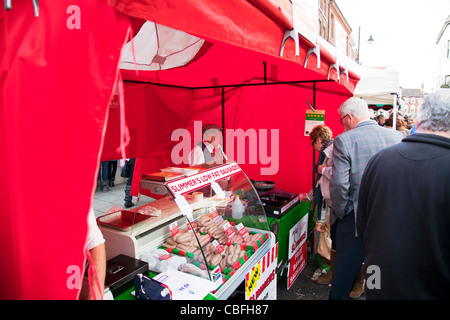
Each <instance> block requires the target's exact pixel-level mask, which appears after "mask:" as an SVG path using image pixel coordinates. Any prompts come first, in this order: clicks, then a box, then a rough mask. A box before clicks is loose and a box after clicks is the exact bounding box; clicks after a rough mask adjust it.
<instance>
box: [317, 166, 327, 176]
mask: <svg viewBox="0 0 450 320" xmlns="http://www.w3.org/2000/svg"><path fill="white" fill-rule="evenodd" d="M325 167H326V165H324V164H321V165H320V166H318V167H317V172H318V173H320V174H322V170H323V169H324V168H325Z"/></svg>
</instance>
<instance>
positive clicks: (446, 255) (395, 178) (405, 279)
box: [357, 89, 450, 299]
mask: <svg viewBox="0 0 450 320" xmlns="http://www.w3.org/2000/svg"><path fill="white" fill-rule="evenodd" d="M357 229H358V235H359V237H360V239H361V241H362V244H363V249H364V252H365V255H366V262H365V269H366V270H365V275H366V280H367V281H366V290H365V292H366V298H367V299H449V298H450V89H441V90H439V91H436V92H434V93H432V94H429V95H427V96H426V97H425V100H424V102H423V104H422V106H421V107H420V109H419V114H418V124H417V133H414V134H412V135H410V136H408V137H406V138H405V139H403V141H402V142H401V143H400V144H398V145H395V146H393V147H390V148H386V149H384V150H382V151H381V152H379V153H378V154H377V155H376V156H374V157H373V158H372V159H371V160H370V162H369V163H368V165H367V167H366V170H365V172H364V175H363V178H362V181H361V188H360V193H359V202H358V216H357Z"/></svg>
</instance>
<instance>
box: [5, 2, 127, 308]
mask: <svg viewBox="0 0 450 320" xmlns="http://www.w3.org/2000/svg"><path fill="white" fill-rule="evenodd" d="M127 28H128V21H127V19H126V18H125V17H124V16H123V15H121V14H118V13H117V12H116V11H115V10H114V9H113V8H111V7H110V6H109V5H108V4H107V3H106V1H97V0H92V1H87V0H86V1H82V0H73V1H72V0H71V1H65V0H61V1H39V17H35V16H34V10H33V5H32V1H12V9H11V10H4V3H3V1H2V3H1V10H0V145H1V146H2V148H1V159H2V167H3V169H2V170H0V197H1V199H0V212H1V217H2V221H1V224H0V225H1V230H0V244H1V249H0V255H1V257H0V261H1V262H2V263H1V266H0V283H1V286H0V298H2V299H75V298H77V296H78V292H79V290H78V289H77V286H78V285H79V283H77V279H75V278H74V277H75V276H82V275H83V272H84V271H83V270H84V269H83V268H84V264H85V255H84V245H85V241H86V235H87V214H88V210H89V207H90V206H91V205H92V198H93V193H94V190H95V186H96V180H97V171H98V161H99V153H100V150H101V145H102V136H103V132H104V124H105V119H106V117H107V106H108V102H109V99H110V97H111V95H112V93H113V86H114V83H115V80H116V77H117V65H118V61H119V55H120V51H121V48H122V46H123V44H124V41H125V36H126V32H127Z"/></svg>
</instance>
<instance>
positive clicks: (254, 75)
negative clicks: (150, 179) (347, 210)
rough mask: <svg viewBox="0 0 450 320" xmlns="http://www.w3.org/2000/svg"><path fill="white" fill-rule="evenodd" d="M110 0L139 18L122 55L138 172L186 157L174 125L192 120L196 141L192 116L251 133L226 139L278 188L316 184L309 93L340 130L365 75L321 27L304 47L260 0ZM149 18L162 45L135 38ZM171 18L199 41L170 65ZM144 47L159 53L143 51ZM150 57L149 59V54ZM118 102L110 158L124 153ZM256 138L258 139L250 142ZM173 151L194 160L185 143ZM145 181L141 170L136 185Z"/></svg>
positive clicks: (254, 174) (235, 154)
mask: <svg viewBox="0 0 450 320" xmlns="http://www.w3.org/2000/svg"><path fill="white" fill-rule="evenodd" d="M112 2H113V3H114V5H115V6H116V8H117V9H118V10H119V11H122V12H124V13H126V14H128V15H130V16H133V17H135V18H136V19H134V20H133V25H134V28H133V29H134V34H136V36H135V38H134V40H133V42H135V43H134V44H132V43H129V44H127V47H128V48H127V47H126V48H125V50H124V53H123V59H122V63H121V68H122V69H121V74H122V77H123V79H124V81H125V83H124V86H125V106H126V108H125V109H126V122H127V125H128V127H129V129H130V133H131V143H130V145H129V146H128V149H127V151H128V152H127V155H128V156H129V157H137V158H138V161H137V165H136V171H135V173H136V176H140V173H149V172H153V171H158V170H159V169H160V168H163V167H166V166H173V165H178V164H180V163H179V162H175V163H174V159H173V157H174V154H172V151H173V150H174V148H177V147H178V146H179V145H180V141H179V140H174V138H173V136H172V134H173V133H174V132H176V130H179V129H181V128H184V129H187V130H188V131H189V133H190V137H191V139H192V141H191V143H190V147H192V146H193V145H195V144H196V143H197V142H198V140H199V139H195V138H199V136H198V135H197V136H196V135H195V130H194V124H195V121H202V123H205V122H213V123H217V124H222V125H223V126H224V128H225V129H226V131H228V132H229V131H231V132H233V131H234V132H236V131H237V130H242V131H244V133H246V134H247V136H246V137H245V139H244V140H245V142H242V139H241V141H240V142H239V141H234V143H232V142H231V141H229V140H228V141H227V137H226V134H225V147H226V153H227V155H228V156H230V155H231V157H232V158H233V159H235V160H237V161H238V163H239V164H240V165H241V166H242V167H243V169H244V170H245V171H246V172H247V174H248V175H249V176H250V177H251V178H254V179H265V180H273V181H275V182H276V187H277V188H280V189H283V190H289V191H292V192H297V193H300V192H307V191H308V190H309V188H310V187H311V180H312V173H311V167H312V148H311V147H310V142H309V138H308V137H307V136H305V134H304V131H305V114H306V110H307V109H308V110H310V107H309V105H308V103H309V104H310V105H312V106H313V108H316V109H318V110H325V111H326V116H325V123H326V124H327V125H329V126H330V127H331V128H332V130H333V131H334V132H335V134H338V133H340V132H342V127H341V125H340V124H339V123H338V121H337V120H338V116H339V115H338V114H337V111H336V110H337V108H338V107H339V105H340V104H341V103H342V102H343V101H344V100H345V99H347V98H348V97H350V96H352V92H353V90H354V88H355V85H356V83H357V81H358V79H359V77H358V76H357V75H356V74H354V73H353V72H352V71H351V70H348V69H347V68H346V61H345V60H342V59H341V62H340V63H339V61H337V60H338V58H337V56H338V55H337V54H336V49H335V48H334V47H333V46H331V45H330V44H329V43H327V42H326V41H324V40H323V39H321V38H320V37H317V40H316V41H313V43H314V44H312V43H311V41H309V40H306V38H304V37H302V36H301V35H298V38H299V39H300V40H299V41H298V52H299V55H298V56H297V55H296V45H297V44H296V41H295V40H294V39H293V38H290V39H287V40H286V41H283V39H284V35H285V34H286V30H287V29H286V25H285V24H283V23H280V21H279V20H277V19H276V18H274V17H273V15H270V12H269V11H270V10H268V9H267V8H268V7H270V6H266V7H264V8H265V9H264V10H263V11H261V10H260V9H259V7H255V5H254V4H253V3H254V1H242V0H240V1H237V0H234V1H227V2H226V3H224V2H217V1H206V0H203V1H195V2H192V1H177V2H175V3H170V2H169V3H168V2H166V1H151V0H150V1H141V2H139V3H138V4H136V3H135V2H133V1H126V0H125V1H112ZM262 2H264V1H260V4H261V3H262ZM269 2H270V3H272V2H271V1H267V3H269ZM316 10H317V8H316ZM268 12H269V14H267V13H268ZM291 18H292V16H291ZM145 21H147V22H146V23H145V24H144V22H145ZM149 21H151V22H149ZM148 24H151V25H150V26H149V28H150V29H151V30H153V31H154V32H155V33H156V34H158V36H153V38H154V39H157V41H158V45H160V46H159V47H157V48H156V49H155V48H154V49H151V48H148V47H146V46H145V45H142V44H141V42H139V41H138V40H140V39H141V33H143V28H144V26H146V25H148ZM164 28H171V29H172V30H174V29H175V30H181V31H182V32H185V33H186V34H187V35H188V36H189V37H193V38H192V39H190V42H188V41H187V42H186V43H187V44H186V47H188V48H190V49H191V48H192V47H193V46H197V47H200V48H197V51H195V52H197V53H196V54H195V52H189V53H187V54H186V56H189V57H191V60H189V61H188V62H187V63H186V65H183V66H179V67H175V68H171V69H165V67H166V65H167V64H170V63H173V62H172V61H169V59H172V58H173V56H172V55H170V54H167V53H166V54H163V53H162V52H165V51H164V50H165V49H166V48H165V47H164V45H163V44H164V43H166V42H169V40H167V41H165V40H164V31H163V30H162V29H164ZM167 32H169V31H167ZM169 34H170V36H171V37H173V36H174V35H173V34H172V33H169ZM146 37H148V38H150V37H151V35H147V36H146ZM196 39H198V40H201V41H203V42H201V43H199V42H198V41H196ZM283 45H284V47H283ZM133 46H134V50H133ZM314 49H315V53H312V51H314ZM317 49H320V50H317ZM145 50H147V52H152V53H151V54H149V56H147V57H146V58H143V57H144V56H145V54H144V53H143V52H142V51H145ZM173 50H174V49H173ZM181 51H182V50H181V49H180V50H179V51H176V53H179V52H181ZM281 51H283V52H282V53H283V56H282V57H281V56H280V52H281ZM166 57H167V58H166ZM141 59H142V60H141ZM145 59H146V61H147V63H145V62H142V61H144V60H145ZM174 60H175V59H174ZM180 60H182V59H181V58H180ZM342 61H345V63H342ZM341 65H343V66H345V67H342V66H341ZM136 69H138V71H136ZM149 69H152V70H149ZM115 110H116V117H115V120H114V118H113V117H110V120H111V121H110V122H109V124H108V131H107V135H106V139H105V141H107V142H106V143H108V144H109V145H108V146H109V147H108V148H106V146H105V149H104V153H103V156H102V159H103V160H113V159H118V158H120V154H119V153H118V152H117V150H119V148H118V146H119V139H118V137H119V133H118V128H119V125H118V124H119V116H118V109H117V108H116V109H115ZM111 111H112V109H110V112H111ZM111 114H112V113H111ZM266 131H267V133H266ZM114 137H115V138H114ZM232 138H233V137H231V139H232ZM234 138H235V140H238V139H239V137H236V136H234ZM261 140H263V141H267V142H264V143H266V146H261V143H262V141H261ZM252 145H256V147H254V148H249V146H252ZM184 151H186V150H184ZM175 156H176V158H177V159H179V158H182V160H181V161H182V163H181V164H182V165H183V164H184V165H187V152H184V153H183V152H181V154H176V155H175ZM175 161H176V160H175ZM268 176H269V177H268ZM138 184H139V180H138V179H134V180H133V189H132V191H133V193H134V194H135V195H136V194H137V190H138ZM141 192H145V191H143V190H141Z"/></svg>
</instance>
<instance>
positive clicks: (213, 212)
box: [209, 207, 219, 221]
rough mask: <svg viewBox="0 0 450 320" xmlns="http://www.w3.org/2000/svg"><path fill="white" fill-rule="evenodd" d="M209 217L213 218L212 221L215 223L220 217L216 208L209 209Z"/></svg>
mask: <svg viewBox="0 0 450 320" xmlns="http://www.w3.org/2000/svg"><path fill="white" fill-rule="evenodd" d="M209 215H210V216H211V219H212V220H213V221H215V220H216V219H217V218H218V217H219V213H218V212H217V209H216V207H211V208H209Z"/></svg>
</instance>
